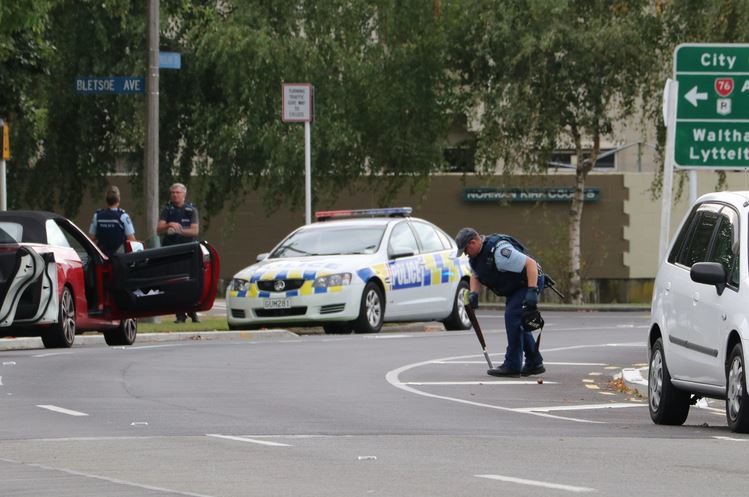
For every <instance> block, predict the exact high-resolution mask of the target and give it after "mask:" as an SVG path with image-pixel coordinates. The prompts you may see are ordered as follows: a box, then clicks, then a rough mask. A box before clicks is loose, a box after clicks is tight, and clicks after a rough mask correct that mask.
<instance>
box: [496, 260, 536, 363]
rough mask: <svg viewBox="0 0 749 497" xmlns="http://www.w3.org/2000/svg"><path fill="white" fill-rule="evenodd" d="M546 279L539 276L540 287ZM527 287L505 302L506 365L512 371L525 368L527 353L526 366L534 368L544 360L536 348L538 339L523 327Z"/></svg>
mask: <svg viewBox="0 0 749 497" xmlns="http://www.w3.org/2000/svg"><path fill="white" fill-rule="evenodd" d="M543 285H544V279H543V276H542V275H539V277H538V288H543ZM527 291H528V289H527V288H521V289H520V290H517V291H515V292H513V293H512V294H511V295H509V296H508V297H507V302H506V304H505V331H506V332H507V350H506V351H505V362H504V366H506V367H507V368H509V369H511V370H512V371H520V370H521V369H522V368H523V355H525V366H526V367H527V368H534V367H536V366H538V365H540V364H541V363H543V362H544V358H543V357H541V353H540V352H539V351H538V349H537V348H536V339H535V338H534V337H533V333H531V332H530V331H526V330H525V329H524V328H523V300H525V294H526V293H527Z"/></svg>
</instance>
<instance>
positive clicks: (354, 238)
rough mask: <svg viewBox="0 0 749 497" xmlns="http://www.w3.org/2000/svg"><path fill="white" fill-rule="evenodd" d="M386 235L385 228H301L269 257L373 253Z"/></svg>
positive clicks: (383, 226)
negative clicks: (384, 234) (383, 235)
mask: <svg viewBox="0 0 749 497" xmlns="http://www.w3.org/2000/svg"><path fill="white" fill-rule="evenodd" d="M384 232H385V225H382V226H366V227H365V226H362V227H354V228H352V227H340V228H330V229H309V230H308V229H302V230H299V231H297V232H296V233H294V234H293V235H291V236H290V237H288V238H287V239H286V240H284V241H283V243H281V245H279V246H278V247H277V248H276V249H275V250H274V251H273V252H272V253H271V254H270V256H269V258H271V259H279V258H283V257H307V256H313V255H350V254H373V253H375V252H376V251H377V248H378V247H379V246H380V240H382V234H383V233H384Z"/></svg>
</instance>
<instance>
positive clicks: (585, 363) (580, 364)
mask: <svg viewBox="0 0 749 497" xmlns="http://www.w3.org/2000/svg"><path fill="white" fill-rule="evenodd" d="M544 352H546V351H545V350H544ZM492 355H494V356H497V357H500V356H501V354H489V356H492ZM432 363H433V364H486V359H484V360H483V361H433V362H432ZM544 365H545V366H606V365H607V363H605V362H549V361H544Z"/></svg>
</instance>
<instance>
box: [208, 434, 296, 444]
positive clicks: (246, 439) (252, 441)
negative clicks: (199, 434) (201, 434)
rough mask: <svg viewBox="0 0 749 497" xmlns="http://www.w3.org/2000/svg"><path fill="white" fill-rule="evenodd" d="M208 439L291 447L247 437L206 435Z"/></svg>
mask: <svg viewBox="0 0 749 497" xmlns="http://www.w3.org/2000/svg"><path fill="white" fill-rule="evenodd" d="M205 436H206V437H215V438H223V439H226V440H236V441H237V442H249V443H253V444H259V445H268V446H270V447H291V445H289V444H282V443H278V442H268V441H267V440H257V439H255V438H247V437H233V436H231V435H219V434H218V433H206V435H205Z"/></svg>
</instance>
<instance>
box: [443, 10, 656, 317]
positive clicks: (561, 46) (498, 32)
mask: <svg viewBox="0 0 749 497" xmlns="http://www.w3.org/2000/svg"><path fill="white" fill-rule="evenodd" d="M648 4H649V2H647V1H645V0H639V1H626V2H625V1H614V2H611V1H607V0H558V1H555V2H548V1H545V0H522V1H493V0H485V1H482V2H474V1H467V2H454V3H451V4H449V7H447V8H445V7H443V10H444V11H445V16H446V17H449V18H451V19H452V22H451V29H450V39H451V47H453V50H452V53H451V68H452V74H453V75H454V77H455V78H456V80H457V81H458V82H459V84H461V85H463V86H464V88H466V89H467V91H466V93H465V98H464V101H463V108H464V109H465V112H469V113H473V114H478V118H479V119H480V122H481V128H482V129H481V131H480V135H479V138H478V150H477V157H478V158H479V159H480V160H481V162H482V163H483V165H484V167H485V168H487V169H488V170H490V171H493V170H494V168H495V165H496V164H497V163H501V164H503V167H504V170H505V172H508V173H509V172H512V171H517V170H520V171H524V172H538V171H540V170H543V168H544V166H543V165H544V164H546V162H547V161H548V160H549V158H550V154H551V152H552V151H553V150H555V149H564V148H572V149H574V150H575V152H576V155H577V157H578V158H580V159H581V160H578V162H577V165H576V166H575V194H574V199H573V200H572V203H571V207H570V221H569V226H568V234H569V246H568V253H569V272H568V279H569V287H568V291H569V298H570V300H571V301H572V302H576V303H579V302H581V301H582V292H581V279H580V270H581V263H580V226H581V221H582V214H583V192H584V188H585V180H586V178H587V175H588V173H589V172H590V171H591V170H592V168H593V167H595V162H596V157H597V156H598V154H599V152H600V146H601V139H602V137H605V136H607V135H611V133H612V124H613V122H615V120H617V119H625V118H628V117H630V116H633V115H635V114H636V113H637V112H638V110H639V108H638V103H639V102H640V101H641V100H640V99H641V96H642V90H643V89H644V88H647V86H648V85H649V84H651V79H652V78H653V77H654V73H655V72H656V71H654V66H655V63H656V62H657V57H656V55H655V54H656V52H657V44H656V42H657V41H658V33H659V24H658V21H657V19H656V17H655V14H654V13H653V12H651V9H648ZM477 109H479V110H480V112H478V113H477ZM586 151H589V152H588V153H586ZM583 157H585V158H586V159H585V160H582V158H583Z"/></svg>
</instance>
